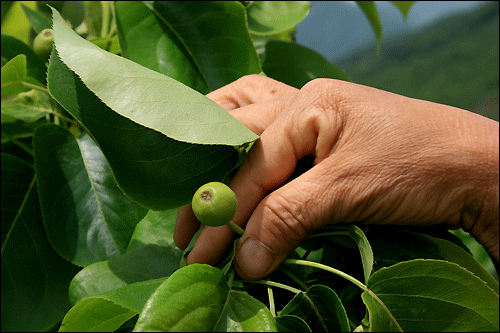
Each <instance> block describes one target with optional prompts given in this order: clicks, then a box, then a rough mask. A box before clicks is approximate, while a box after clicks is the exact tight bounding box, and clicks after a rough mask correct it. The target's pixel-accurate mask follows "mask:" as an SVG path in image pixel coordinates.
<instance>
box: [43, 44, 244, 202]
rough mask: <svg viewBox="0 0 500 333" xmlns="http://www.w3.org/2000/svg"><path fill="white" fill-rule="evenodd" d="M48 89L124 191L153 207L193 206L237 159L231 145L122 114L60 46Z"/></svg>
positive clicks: (137, 200)
mask: <svg viewBox="0 0 500 333" xmlns="http://www.w3.org/2000/svg"><path fill="white" fill-rule="evenodd" d="M48 87H49V91H50V93H51V95H52V96H53V97H54V99H56V100H57V102H59V104H61V105H62V106H63V107H64V108H65V109H66V110H67V111H68V112H69V113H71V114H72V115H73V116H74V117H75V118H76V119H77V120H78V121H79V122H80V123H82V125H83V126H84V127H85V128H86V129H87V130H88V132H89V133H90V134H91V135H92V137H93V138H94V140H95V141H96V142H97V144H98V145H99V147H100V148H101V150H102V152H103V154H104V156H105V157H106V159H107V161H108V163H109V164H110V166H111V169H112V170H113V174H114V177H115V179H116V182H117V183H118V186H119V187H120V188H121V189H122V191H123V192H124V193H126V195H127V196H128V197H130V198H131V199H132V200H134V201H136V202H138V203H140V204H141V205H142V206H144V207H147V208H149V209H155V210H168V209H172V208H177V207H180V206H183V205H186V204H188V203H189V202H191V199H192V197H193V194H194V193H195V192H196V190H197V189H198V188H199V187H200V186H201V185H203V184H205V183H208V182H210V181H221V180H222V179H224V178H225V177H226V175H227V174H228V173H229V172H230V171H231V170H232V169H233V168H234V167H235V166H236V165H237V163H238V160H239V153H238V151H237V150H236V149H235V148H234V147H232V146H218V145H193V144H189V143H185V142H180V141H176V140H173V139H170V138H168V137H166V136H165V135H163V134H161V133H159V132H157V131H154V130H152V129H149V128H146V127H143V126H140V125H138V124H136V123H134V122H133V121H131V120H129V119H128V118H125V117H122V116H120V115H119V114H118V113H116V112H114V111H113V110H111V109H110V108H109V107H107V106H106V105H105V104H104V103H103V102H102V101H101V100H100V99H99V98H98V97H96V96H95V95H94V94H93V93H92V92H91V91H89V90H88V89H87V88H86V87H85V85H84V84H83V83H82V82H81V80H80V79H79V78H78V77H77V75H76V74H74V73H73V72H72V71H71V70H69V69H68V68H67V67H66V66H65V65H64V63H63V62H62V61H61V59H60V58H59V57H58V56H57V50H54V51H53V52H52V56H51V58H50V64H49V75H48ZM186 166H189V167H188V168H187V167H186Z"/></svg>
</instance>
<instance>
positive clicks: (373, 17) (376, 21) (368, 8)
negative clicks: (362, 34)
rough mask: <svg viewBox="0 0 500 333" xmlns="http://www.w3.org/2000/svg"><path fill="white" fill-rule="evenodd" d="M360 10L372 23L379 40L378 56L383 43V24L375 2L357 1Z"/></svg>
mask: <svg viewBox="0 0 500 333" xmlns="http://www.w3.org/2000/svg"><path fill="white" fill-rule="evenodd" d="M356 3H357V4H358V6H359V8H361V10H362V11H363V13H365V16H366V18H367V19H368V21H369V22H370V24H371V26H372V29H373V32H374V33H375V37H376V38H377V55H378V54H380V44H381V43H382V24H381V23H380V17H379V15H378V11H377V6H376V5H375V1H356Z"/></svg>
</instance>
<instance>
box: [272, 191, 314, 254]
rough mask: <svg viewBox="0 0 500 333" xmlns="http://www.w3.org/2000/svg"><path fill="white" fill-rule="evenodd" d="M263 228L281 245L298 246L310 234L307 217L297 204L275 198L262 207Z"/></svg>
mask: <svg viewBox="0 0 500 333" xmlns="http://www.w3.org/2000/svg"><path fill="white" fill-rule="evenodd" d="M264 219H265V221H266V224H265V225H264V227H265V228H266V229H267V231H268V232H269V233H270V234H271V235H272V237H273V238H274V239H275V240H276V241H277V242H279V243H281V244H294V245H297V246H298V245H299V244H300V243H301V242H302V241H303V240H304V239H305V238H307V237H308V236H309V235H310V233H311V232H312V228H311V227H310V226H309V223H307V217H306V216H305V214H304V213H303V211H302V210H301V209H300V206H299V205H298V204H297V203H294V202H293V201H292V200H290V199H286V198H284V197H282V196H275V199H274V200H270V201H269V202H267V203H266V205H265V206H264Z"/></svg>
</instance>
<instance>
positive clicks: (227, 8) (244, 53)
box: [144, 1, 261, 90]
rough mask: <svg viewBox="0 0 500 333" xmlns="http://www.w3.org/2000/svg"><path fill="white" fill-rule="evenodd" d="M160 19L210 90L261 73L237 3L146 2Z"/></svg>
mask: <svg viewBox="0 0 500 333" xmlns="http://www.w3.org/2000/svg"><path fill="white" fill-rule="evenodd" d="M144 3H145V4H146V5H147V6H148V7H149V8H151V10H152V11H153V12H154V13H155V14H156V15H157V18H158V19H159V20H160V21H161V22H162V23H163V24H165V25H166V27H168V29H169V30H171V32H172V33H173V34H174V35H175V36H176V37H177V41H175V43H179V44H178V45H179V46H180V45H182V46H183V48H182V51H183V53H184V54H186V53H187V54H188V55H189V58H190V60H191V62H192V63H193V64H194V65H195V66H196V68H197V72H198V74H197V75H200V76H201V77H202V78H203V80H204V81H205V83H206V85H207V86H208V88H209V89H210V90H216V89H218V88H220V87H222V86H225V85H226V84H228V83H231V82H233V81H235V80H236V79H238V78H240V77H242V76H244V75H247V74H258V73H260V72H261V67H260V62H259V57H258V56H257V53H256V52H255V48H254V46H253V43H252V40H251V38H250V34H249V32H248V26H247V21H246V12H245V8H244V6H243V5H242V4H241V3H239V2H238V1H151V2H150V1H147V2H144Z"/></svg>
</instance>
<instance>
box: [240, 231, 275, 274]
mask: <svg viewBox="0 0 500 333" xmlns="http://www.w3.org/2000/svg"><path fill="white" fill-rule="evenodd" d="M235 259H236V261H235V266H236V269H237V271H239V272H244V275H245V277H246V278H247V279H249V280H256V279H260V278H263V277H264V276H266V275H267V274H268V270H269V268H270V267H271V265H272V264H273V263H274V260H275V256H274V255H273V254H272V253H271V251H270V250H269V248H268V247H267V246H265V245H264V244H262V243H261V242H260V241H259V240H257V239H255V238H254V237H252V236H249V237H248V238H246V239H244V240H243V242H242V243H241V244H240V245H239V250H238V251H237V254H236V258H235Z"/></svg>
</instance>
